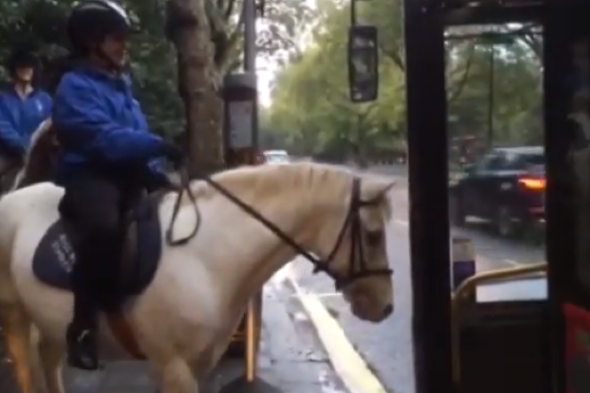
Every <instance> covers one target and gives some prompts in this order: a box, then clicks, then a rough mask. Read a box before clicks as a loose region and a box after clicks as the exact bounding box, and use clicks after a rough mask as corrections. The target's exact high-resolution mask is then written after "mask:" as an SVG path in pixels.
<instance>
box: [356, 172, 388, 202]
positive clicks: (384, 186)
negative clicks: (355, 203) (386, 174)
mask: <svg viewBox="0 0 590 393" xmlns="http://www.w3.org/2000/svg"><path fill="white" fill-rule="evenodd" d="M396 184H397V182H396V181H395V180H394V179H388V178H378V177H369V178H366V180H364V181H363V182H361V199H362V200H364V201H374V200H377V199H381V198H383V197H384V196H385V195H386V194H387V193H388V192H389V190H391V189H392V188H393V187H395V185H396Z"/></svg>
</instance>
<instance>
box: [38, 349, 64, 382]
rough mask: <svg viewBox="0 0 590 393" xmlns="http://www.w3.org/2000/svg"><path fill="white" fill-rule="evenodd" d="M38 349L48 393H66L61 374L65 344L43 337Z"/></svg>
mask: <svg viewBox="0 0 590 393" xmlns="http://www.w3.org/2000/svg"><path fill="white" fill-rule="evenodd" d="M37 349H38V351H39V359H40V360H41V369H42V371H43V376H44V377H45V384H46V385H45V386H46V388H47V393H65V390H64V386H63V380H62V373H61V368H62V367H61V359H62V357H63V354H64V346H63V344H61V343H56V342H54V341H52V340H50V339H48V338H46V337H41V339H40V341H39V344H38V345H37Z"/></svg>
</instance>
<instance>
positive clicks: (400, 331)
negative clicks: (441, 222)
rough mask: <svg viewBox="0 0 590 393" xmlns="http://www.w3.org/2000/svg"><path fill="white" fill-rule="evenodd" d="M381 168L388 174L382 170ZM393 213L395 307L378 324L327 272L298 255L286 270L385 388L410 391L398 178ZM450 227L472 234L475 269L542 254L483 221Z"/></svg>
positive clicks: (407, 283)
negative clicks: (352, 306) (355, 308)
mask: <svg viewBox="0 0 590 393" xmlns="http://www.w3.org/2000/svg"><path fill="white" fill-rule="evenodd" d="M381 174H387V170H382V171H381ZM391 198H392V202H393V207H394V217H393V219H392V220H391V222H390V223H389V226H388V230H387V232H388V233H387V235H388V245H387V246H388V255H389V260H390V265H391V267H392V268H393V269H394V271H395V273H394V297H395V313H394V314H393V315H392V316H391V317H390V318H388V319H387V320H385V321H384V322H382V323H381V324H378V325H376V324H372V323H369V322H364V321H360V320H359V319H357V318H355V317H354V316H353V315H352V314H351V313H350V311H349V308H348V305H347V304H346V303H345V302H344V300H343V299H342V297H341V296H340V295H339V294H337V293H334V285H333V283H332V282H331V280H330V279H329V278H328V277H325V276H323V275H320V274H318V275H314V274H312V269H311V266H310V264H309V263H308V262H307V261H305V260H301V259H300V260H297V261H295V262H294V263H293V264H292V272H291V274H292V275H293V276H294V279H295V280H296V281H297V283H298V285H299V286H300V287H301V289H302V290H303V291H305V292H307V293H311V294H315V295H316V296H317V297H318V298H319V299H320V300H321V301H322V303H323V304H324V306H325V307H326V308H327V309H328V310H329V311H330V312H331V313H332V315H334V316H335V317H336V318H337V320H338V322H339V323H340V325H341V327H342V328H343V330H344V331H345V333H346V335H347V337H348V339H349V340H350V341H351V342H352V344H353V345H354V346H355V347H356V349H357V351H358V352H359V354H360V355H361V356H362V357H363V358H364V359H365V361H366V362H367V363H368V364H369V366H370V367H371V368H372V369H373V370H374V372H375V374H376V375H377V376H378V377H379V378H380V380H381V382H382V383H383V385H384V386H385V388H386V389H387V391H389V392H395V393H414V391H415V387H414V372H413V359H412V336H411V317H412V299H411V277H410V250H409V236H408V229H409V228H408V215H407V214H408V196H407V182H406V180H405V179H404V178H403V177H401V178H399V182H398V187H397V188H396V189H395V190H393V191H392V193H391ZM452 233H453V234H454V235H458V236H466V237H468V238H470V239H472V241H473V244H474V247H475V251H476V254H477V258H476V261H477V270H478V271H485V270H490V269H499V268H506V267H511V266H517V265H520V264H527V263H535V262H539V261H542V260H544V251H543V249H542V248H541V247H534V246H530V245H527V244H523V243H519V242H512V241H508V240H504V239H499V238H497V237H496V236H494V235H493V234H492V233H490V231H488V230H487V229H486V228H485V226H481V225H477V224H474V225H470V226H468V227H467V228H466V229H461V230H459V229H453V230H452Z"/></svg>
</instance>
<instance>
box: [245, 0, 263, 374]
mask: <svg viewBox="0 0 590 393" xmlns="http://www.w3.org/2000/svg"><path fill="white" fill-rule="evenodd" d="M243 7H244V8H243V10H242V12H243V13H244V71H245V72H246V73H249V74H251V75H252V76H253V78H254V79H253V83H254V86H255V89H254V92H255V95H256V96H255V98H254V107H253V111H252V146H251V151H250V157H249V160H248V161H249V162H246V164H251V165H252V164H254V163H255V160H256V154H257V153H258V88H256V86H257V81H258V78H257V77H256V0H244V6H243ZM256 315H257V310H256V302H255V299H250V301H249V302H248V310H247V311H246V332H245V333H246V337H245V339H246V354H245V359H244V360H245V362H246V364H245V378H246V381H248V382H253V381H254V380H255V378H256V366H257V360H258V359H257V358H258V356H257V355H258V354H257V347H258V343H257V341H258V340H259V339H260V337H258V336H257V334H256V330H257V326H256V324H257V323H261V321H257V320H256Z"/></svg>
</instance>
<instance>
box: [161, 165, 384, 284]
mask: <svg viewBox="0 0 590 393" xmlns="http://www.w3.org/2000/svg"><path fill="white" fill-rule="evenodd" d="M199 178H200V179H201V180H203V181H205V182H206V183H207V184H209V185H210V186H211V187H213V188H214V189H215V190H217V191H218V192H219V193H220V194H222V195H223V196H225V197H226V198H227V199H229V200H230V201H232V202H233V203H234V204H236V205H237V206H238V207H240V208H241V209H242V210H244V211H245V212H246V213H248V214H249V215H250V216H252V217H253V218H255V219H256V220H258V221H259V222H260V223H261V224H263V225H264V226H265V227H266V228H267V229H268V230H270V231H271V232H273V233H274V234H275V235H276V236H277V237H278V238H280V239H281V240H282V241H283V242H285V243H286V244H288V245H289V246H291V248H293V249H294V250H295V251H297V253H299V254H300V255H302V256H303V257H304V258H305V259H307V260H308V261H310V262H311V263H312V264H313V265H314V270H313V273H314V274H315V273H319V272H324V273H326V274H327V275H328V276H330V277H331V278H332V279H333V280H334V283H335V286H336V289H337V290H341V289H343V288H345V287H347V286H349V285H350V284H352V283H353V282H355V281H357V280H359V279H362V278H367V277H374V276H390V275H391V274H392V273H393V270H391V269H389V268H381V269H371V268H370V267H369V266H368V263H367V260H366V259H365V252H364V248H363V240H362V226H361V218H360V212H361V209H362V208H365V207H371V206H375V205H377V204H378V203H379V201H378V199H377V198H375V199H373V200H363V199H361V191H360V190H361V179H360V178H358V177H356V176H355V177H354V179H353V181H352V189H351V198H350V205H349V208H348V212H347V214H346V218H345V219H344V223H343V225H342V227H341V229H340V232H339V233H338V237H337V238H336V242H335V244H334V247H333V248H332V251H331V252H330V253H329V254H328V256H327V257H326V258H318V257H317V256H315V255H313V254H312V253H310V252H309V251H307V250H306V249H305V248H304V247H303V246H302V245H301V244H299V243H297V242H296V241H295V240H293V239H292V238H291V237H289V235H287V234H286V233H285V231H283V230H282V229H281V228H279V227H278V226H277V225H276V224H274V223H273V222H271V221H269V220H268V219H267V218H265V217H264V216H262V215H261V214H260V213H259V212H257V211H256V210H255V209H254V208H253V207H252V206H250V205H248V204H246V203H244V202H243V201H242V200H240V199H239V198H238V197H236V196H235V195H233V194H232V193H230V192H229V191H228V190H227V189H225V188H224V187H222V186H221V185H220V184H219V183H217V182H216V181H214V180H213V179H212V178H211V177H210V176H208V175H206V176H199ZM181 179H182V180H181V184H182V187H181V189H180V192H179V193H178V197H177V199H176V202H175V205H174V209H173V212H172V218H171V219H170V224H169V226H168V230H167V231H166V240H167V241H168V244H169V245H171V246H178V245H183V244H186V243H187V242H188V241H189V240H190V239H191V238H193V237H194V236H195V235H196V234H197V232H198V229H199V226H200V221H201V220H200V213H199V210H198V208H197V204H196V198H195V196H194V195H193V194H192V191H191V189H190V187H189V178H188V176H187V175H186V174H184V171H183V172H181ZM185 192H186V193H187V195H188V196H189V199H190V200H191V203H192V204H193V205H194V206H195V212H196V213H197V220H196V224H195V227H194V229H193V231H192V232H191V233H190V234H189V235H188V236H186V237H183V238H181V239H177V240H174V239H172V227H173V225H174V222H175V220H176V217H177V215H178V211H179V209H180V201H181V199H182V195H183V193H185ZM347 230H349V236H350V241H351V249H350V254H349V263H348V272H347V274H346V275H343V276H341V275H339V274H337V273H336V272H334V270H333V269H332V262H333V260H334V258H335V257H336V254H337V252H338V251H339V249H340V247H341V246H342V242H343V240H344V237H345V236H346V233H347Z"/></svg>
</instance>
